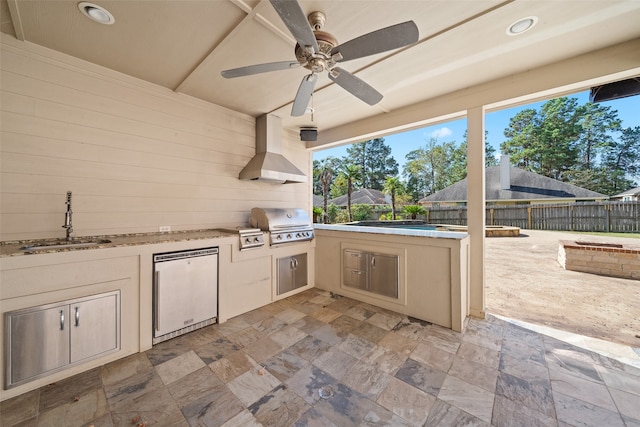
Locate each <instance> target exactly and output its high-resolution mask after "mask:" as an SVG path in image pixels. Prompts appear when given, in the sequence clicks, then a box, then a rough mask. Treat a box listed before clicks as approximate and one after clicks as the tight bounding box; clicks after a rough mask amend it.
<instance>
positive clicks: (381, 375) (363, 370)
mask: <svg viewBox="0 0 640 427" xmlns="http://www.w3.org/2000/svg"><path fill="white" fill-rule="evenodd" d="M391 378H392V377H391V375H389V374H387V373H386V372H384V371H382V370H381V369H380V368H379V367H378V366H376V365H370V364H368V363H364V362H362V361H360V362H357V363H355V364H354V365H353V366H352V367H351V369H349V372H347V373H346V375H345V376H344V377H342V382H343V383H344V384H346V385H347V386H349V387H351V388H352V389H354V390H357V391H359V392H360V393H362V394H363V395H365V396H367V397H368V398H370V399H371V400H375V399H376V398H377V397H378V396H379V395H380V393H381V392H382V390H384V388H385V387H386V386H387V384H388V383H389V381H390V380H391Z"/></svg>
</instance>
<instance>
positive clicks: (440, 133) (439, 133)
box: [431, 127, 453, 138]
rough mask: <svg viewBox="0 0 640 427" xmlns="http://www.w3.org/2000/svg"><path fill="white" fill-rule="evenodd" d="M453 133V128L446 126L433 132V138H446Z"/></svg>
mask: <svg viewBox="0 0 640 427" xmlns="http://www.w3.org/2000/svg"><path fill="white" fill-rule="evenodd" d="M452 134H453V132H452V131H451V129H449V128H447V127H444V128H440V129H436V130H434V131H433V132H431V138H444V137H447V136H451V135H452Z"/></svg>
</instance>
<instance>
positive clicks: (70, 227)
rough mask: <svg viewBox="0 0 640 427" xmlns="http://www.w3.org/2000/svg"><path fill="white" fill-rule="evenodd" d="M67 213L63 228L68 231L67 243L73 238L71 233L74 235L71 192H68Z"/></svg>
mask: <svg viewBox="0 0 640 427" xmlns="http://www.w3.org/2000/svg"><path fill="white" fill-rule="evenodd" d="M66 204H67V212H66V213H65V214H64V225H63V226H62V228H66V229H67V242H70V241H71V240H72V239H73V237H71V233H73V219H72V217H71V215H72V214H73V211H71V191H67V203H66Z"/></svg>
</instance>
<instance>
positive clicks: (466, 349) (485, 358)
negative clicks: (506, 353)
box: [456, 341, 500, 369]
mask: <svg viewBox="0 0 640 427" xmlns="http://www.w3.org/2000/svg"><path fill="white" fill-rule="evenodd" d="M456 356H457V357H460V358H462V359H465V360H470V361H472V362H475V363H478V364H480V365H484V366H486V367H488V368H491V369H498V366H499V365H500V353H499V352H497V351H495V350H491V349H488V348H486V347H480V346H478V345H475V344H471V343H468V342H464V341H463V342H462V344H460V348H458V352H457V353H456Z"/></svg>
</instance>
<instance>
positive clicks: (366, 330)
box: [351, 322, 387, 344]
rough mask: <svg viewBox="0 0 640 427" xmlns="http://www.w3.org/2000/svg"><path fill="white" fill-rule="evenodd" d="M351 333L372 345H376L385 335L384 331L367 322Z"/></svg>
mask: <svg viewBox="0 0 640 427" xmlns="http://www.w3.org/2000/svg"><path fill="white" fill-rule="evenodd" d="M351 333H352V334H353V335H356V336H359V337H361V338H364V339H365V340H367V341H370V342H372V343H374V344H376V343H378V342H379V341H380V340H381V339H382V338H383V337H384V336H385V335H387V331H386V330H384V329H382V328H379V327H377V326H375V325H372V324H371V323H368V322H362V323H361V324H360V325H358V326H356V327H355V328H353V330H352V331H351Z"/></svg>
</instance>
